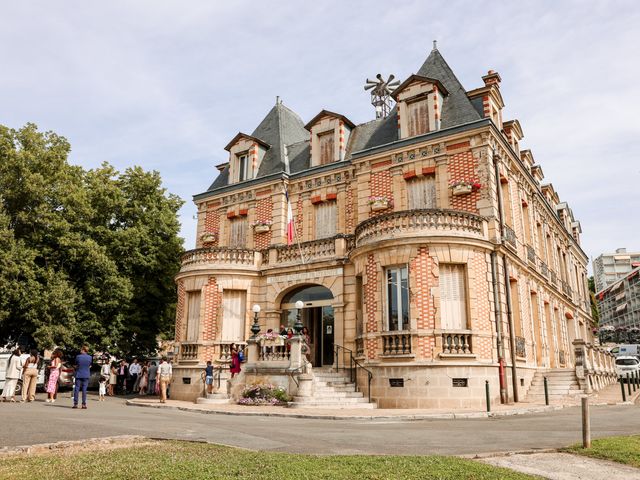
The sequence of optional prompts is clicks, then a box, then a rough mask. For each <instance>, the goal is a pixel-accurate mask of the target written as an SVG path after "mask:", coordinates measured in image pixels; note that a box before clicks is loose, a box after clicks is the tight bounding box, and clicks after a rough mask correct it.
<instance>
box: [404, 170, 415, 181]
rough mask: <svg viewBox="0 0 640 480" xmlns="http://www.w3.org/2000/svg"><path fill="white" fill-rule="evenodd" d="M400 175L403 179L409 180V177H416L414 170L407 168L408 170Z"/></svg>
mask: <svg viewBox="0 0 640 480" xmlns="http://www.w3.org/2000/svg"><path fill="white" fill-rule="evenodd" d="M402 176H403V177H404V179H405V180H409V179H410V178H415V177H417V175H416V171H415V170H409V171H408V172H405V173H403V174H402Z"/></svg>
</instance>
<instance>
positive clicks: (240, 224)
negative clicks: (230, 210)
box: [229, 218, 247, 248]
mask: <svg viewBox="0 0 640 480" xmlns="http://www.w3.org/2000/svg"><path fill="white" fill-rule="evenodd" d="M230 230H231V232H230V236H229V247H230V248H244V247H245V245H246V240H247V219H246V218H236V219H235V220H231V229H230Z"/></svg>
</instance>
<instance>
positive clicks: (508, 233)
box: [502, 225, 518, 249]
mask: <svg viewBox="0 0 640 480" xmlns="http://www.w3.org/2000/svg"><path fill="white" fill-rule="evenodd" d="M502 238H503V240H504V241H505V242H507V244H508V245H510V246H511V247H513V248H514V249H515V248H518V245H517V241H516V232H514V231H513V228H511V227H510V226H509V225H503V226H502Z"/></svg>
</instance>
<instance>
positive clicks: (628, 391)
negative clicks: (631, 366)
mask: <svg viewBox="0 0 640 480" xmlns="http://www.w3.org/2000/svg"><path fill="white" fill-rule="evenodd" d="M626 375H627V394H628V395H629V396H631V382H630V381H629V374H628V373H627V374H626Z"/></svg>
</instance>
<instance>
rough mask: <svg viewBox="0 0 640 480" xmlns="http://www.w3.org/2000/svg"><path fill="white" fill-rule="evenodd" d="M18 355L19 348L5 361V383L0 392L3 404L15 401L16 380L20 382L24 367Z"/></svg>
mask: <svg viewBox="0 0 640 480" xmlns="http://www.w3.org/2000/svg"><path fill="white" fill-rule="evenodd" d="M20 353H21V352H20V348H19V347H18V348H16V349H15V350H14V351H13V353H12V354H11V356H10V357H9V360H8V361H7V373H6V375H5V378H6V381H5V384H4V389H3V390H2V400H3V401H5V402H15V401H16V386H17V385H18V380H20V376H21V375H22V367H23V366H24V363H23V360H22V358H21V356H20Z"/></svg>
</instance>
